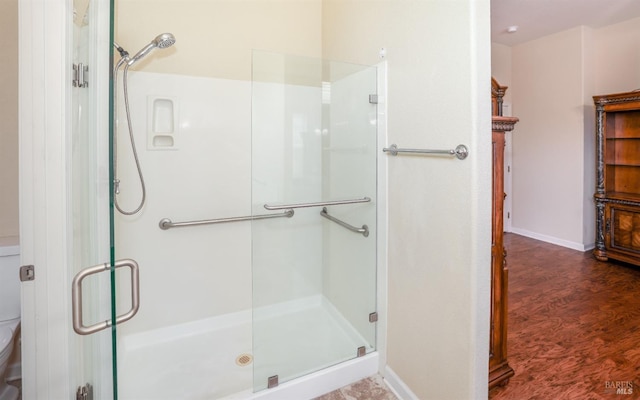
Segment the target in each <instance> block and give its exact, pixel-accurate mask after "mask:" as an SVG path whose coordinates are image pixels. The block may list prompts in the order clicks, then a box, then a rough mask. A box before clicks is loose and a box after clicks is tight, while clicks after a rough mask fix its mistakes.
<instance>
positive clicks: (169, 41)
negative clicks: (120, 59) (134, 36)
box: [127, 33, 176, 66]
mask: <svg viewBox="0 0 640 400" xmlns="http://www.w3.org/2000/svg"><path fill="white" fill-rule="evenodd" d="M175 42H176V38H175V37H174V36H173V35H172V34H171V33H163V34H160V35H158V36H156V37H155V39H153V40H152V41H151V43H149V44H148V45H146V46H145V47H143V48H142V49H141V50H140V51H139V52H138V53H136V55H135V56H133V57H132V58H131V59H130V60H129V61H128V62H127V64H129V66H131V65H133V64H135V63H136V62H137V61H138V60H140V59H141V58H142V57H144V56H146V55H147V54H149V52H151V50H153V49H155V48H156V47H157V48H159V49H166V48H167V47H171V46H172V45H173V44H174V43H175Z"/></svg>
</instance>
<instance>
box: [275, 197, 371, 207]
mask: <svg viewBox="0 0 640 400" xmlns="http://www.w3.org/2000/svg"><path fill="white" fill-rule="evenodd" d="M370 201H371V199H370V198H368V197H363V198H361V199H347V200H333V201H321V202H318V203H297V204H283V205H269V204H265V205H264V208H266V209H267V210H286V209H288V208H306V207H324V206H338V205H341V204H355V203H368V202H370Z"/></svg>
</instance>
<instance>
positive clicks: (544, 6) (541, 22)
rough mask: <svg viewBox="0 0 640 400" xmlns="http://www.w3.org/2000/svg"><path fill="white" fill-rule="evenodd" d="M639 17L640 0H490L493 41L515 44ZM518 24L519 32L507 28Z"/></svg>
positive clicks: (509, 44)
mask: <svg viewBox="0 0 640 400" xmlns="http://www.w3.org/2000/svg"><path fill="white" fill-rule="evenodd" d="M637 17H640V0H491V41H492V42H494V43H500V44H504V45H507V46H514V45H517V44H520V43H524V42H527V41H529V40H533V39H538V38H541V37H543V36H547V35H550V34H552V33H557V32H562V31H564V30H567V29H571V28H574V27H576V26H580V25H585V26H589V27H591V28H600V27H603V26H607V25H611V24H615V23H618V22H622V21H626V20H628V19H632V18H637ZM513 25H516V26H518V31H517V32H516V33H508V32H507V28H508V27H510V26H513Z"/></svg>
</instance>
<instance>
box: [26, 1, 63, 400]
mask: <svg viewBox="0 0 640 400" xmlns="http://www.w3.org/2000/svg"><path fill="white" fill-rule="evenodd" d="M18 6H19V17H18V18H19V23H18V25H19V28H18V32H19V42H20V46H19V57H18V58H19V68H20V76H19V106H20V111H19V124H20V133H19V143H20V145H19V149H20V150H19V153H20V161H19V182H20V189H19V192H20V235H21V238H20V242H21V262H22V264H23V265H24V264H33V265H35V272H36V279H35V280H34V281H32V282H25V283H23V284H22V365H23V374H22V375H23V397H24V398H27V399H48V398H59V399H63V398H71V391H70V388H69V385H68V380H67V379H64V378H63V379H60V378H61V377H66V376H67V373H68V372H67V371H69V340H68V330H67V327H68V326H69V325H68V324H69V323H70V321H69V318H68V314H69V310H70V304H69V296H68V293H69V291H68V290H67V289H68V282H67V279H66V278H67V274H66V271H67V270H66V265H67V261H68V260H67V248H68V247H67V232H68V231H67V223H66V221H67V211H68V210H67V208H66V207H67V204H68V201H67V182H66V173H67V172H66V165H65V160H66V137H67V135H66V132H67V129H68V120H67V118H68V117H67V115H66V114H67V113H66V109H67V107H68V96H67V93H68V90H69V89H68V87H67V84H69V83H70V72H69V71H67V66H68V62H67V58H68V57H67V54H68V53H67V51H66V49H67V44H68V26H69V18H70V16H69V15H68V14H69V5H68V4H67V2H65V1H48V0H22V1H20V2H19V5H18Z"/></svg>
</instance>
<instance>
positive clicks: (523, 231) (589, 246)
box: [511, 228, 595, 252]
mask: <svg viewBox="0 0 640 400" xmlns="http://www.w3.org/2000/svg"><path fill="white" fill-rule="evenodd" d="M511 232H513V233H515V234H517V235H521V236H526V237H528V238H532V239H536V240H541V241H543V242H547V243H551V244H555V245H558V246H562V247H566V248H569V249H572V250H578V251H583V252H584V251H589V250H593V249H594V248H595V243H589V244H586V245H585V244H582V243H577V242H572V241H570V240H565V239H560V238H557V237H554V236H548V235H543V234H541V233H536V232H531V231H528V230H526V229H521V228H512V229H511Z"/></svg>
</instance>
